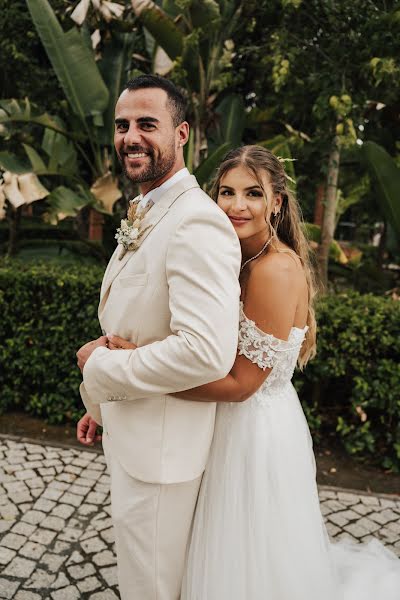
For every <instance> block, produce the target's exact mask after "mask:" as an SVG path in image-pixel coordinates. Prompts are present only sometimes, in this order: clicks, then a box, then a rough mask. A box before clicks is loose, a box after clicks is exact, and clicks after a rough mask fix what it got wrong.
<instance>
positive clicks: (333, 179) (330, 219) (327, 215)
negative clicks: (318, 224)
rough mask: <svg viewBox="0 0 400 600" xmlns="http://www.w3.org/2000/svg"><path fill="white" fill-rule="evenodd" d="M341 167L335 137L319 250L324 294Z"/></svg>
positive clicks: (329, 164) (319, 266) (337, 142)
mask: <svg viewBox="0 0 400 600" xmlns="http://www.w3.org/2000/svg"><path fill="white" fill-rule="evenodd" d="M339 165H340V145H339V139H338V137H337V136H335V137H334V139H333V142H332V146H331V151H330V155H329V162H328V176H327V185H326V198H325V207H324V217H323V220H322V229H321V243H320V245H319V249H318V270H319V276H320V283H321V288H322V292H326V291H327V287H328V260H329V249H330V246H331V244H332V241H333V236H334V233H335V223H336V205H337V185H338V178H339Z"/></svg>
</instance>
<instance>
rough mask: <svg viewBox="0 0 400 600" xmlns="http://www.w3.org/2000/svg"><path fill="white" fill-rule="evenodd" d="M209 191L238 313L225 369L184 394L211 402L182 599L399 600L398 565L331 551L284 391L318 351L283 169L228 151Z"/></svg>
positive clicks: (260, 156)
mask: <svg viewBox="0 0 400 600" xmlns="http://www.w3.org/2000/svg"><path fill="white" fill-rule="evenodd" d="M213 195H214V198H215V200H216V201H217V202H218V205H219V206H220V207H221V208H222V210H223V211H224V212H225V213H226V214H227V215H228V217H229V218H230V220H231V222H232V224H233V226H234V228H235V230H236V232H237V235H238V237H239V239H240V243H241V246H242V254H243V263H242V268H241V274H240V283H241V290H242V293H241V301H242V302H241V307H242V309H241V317H240V329H239V343H238V356H237V359H236V361H235V364H234V366H233V368H232V371H231V373H230V374H229V375H228V376H227V377H225V378H224V379H222V380H220V381H217V382H215V383H211V384H208V385H204V386H201V387H199V388H195V389H193V390H191V392H190V396H191V399H197V400H207V401H210V400H211V401H217V402H218V403H219V404H218V410H217V419H216V425H215V433H214V439H213V445H212V449H211V453H210V457H209V461H208V464H207V468H206V472H205V474H204V478H203V482H202V486H201V490H200V496H199V500H198V505H197V509H196V514H195V521H194V528H193V534H192V540H191V545H190V550H189V556H188V563H187V569H186V575H185V578H184V583H183V589H182V596H181V600H339V599H341V600H344V599H345V600H395V599H396V600H399V598H400V561H399V560H398V559H397V557H395V556H394V555H393V554H392V553H390V552H389V551H388V550H386V549H385V548H384V547H383V546H382V545H381V544H379V543H378V542H372V543H370V544H369V545H368V546H367V545H364V546H363V545H360V546H359V545H356V544H354V545H350V544H348V543H346V542H340V543H339V544H335V545H333V544H330V542H329V539H328V535H327V532H326V529H325V526H324V522H323V519H322V516H321V512H320V507H319V499H318V490H317V486H316V481H315V474H316V469H315V460H314V455H313V451H312V441H311V437H310V433H309V429H308V426H307V422H306V419H305V417H304V414H303V411H302V409H301V405H300V402H299V399H298V397H297V394H296V391H295V389H294V387H293V386H292V384H291V378H292V375H293V371H294V369H295V366H296V363H298V364H299V365H300V367H303V366H304V365H305V364H306V362H307V361H308V360H309V359H310V358H312V357H313V356H314V354H315V346H316V341H315V338H316V323H315V317H314V310H313V298H314V284H313V277H312V271H311V268H310V264H309V258H308V245H307V242H306V240H305V237H304V234H303V230H302V224H301V219H300V215H299V208H298V205H297V202H296V201H295V199H294V197H293V196H292V194H291V193H290V191H289V190H288V186H287V180H286V177H285V172H284V169H283V166H282V164H281V162H280V161H279V160H278V159H277V158H276V157H275V156H274V155H273V154H272V153H271V152H269V151H268V150H266V149H264V148H262V147H259V146H245V147H242V148H239V149H237V150H233V151H232V152H230V153H229V154H228V155H227V156H226V158H225V159H224V161H223V163H222V164H221V166H220V169H219V172H218V177H217V180H216V183H215V186H214V194H213ZM185 397H186V398H187V397H188V392H187V391H186V392H185Z"/></svg>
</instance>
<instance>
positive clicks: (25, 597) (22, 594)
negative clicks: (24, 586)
mask: <svg viewBox="0 0 400 600" xmlns="http://www.w3.org/2000/svg"><path fill="white" fill-rule="evenodd" d="M40 598H41V596H39V594H35V593H34V592H27V591H26V590H20V591H19V592H17V595H16V596H15V597H14V600H40Z"/></svg>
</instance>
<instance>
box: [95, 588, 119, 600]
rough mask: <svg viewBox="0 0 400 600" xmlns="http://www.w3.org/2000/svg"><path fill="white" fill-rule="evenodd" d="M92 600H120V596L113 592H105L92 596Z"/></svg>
mask: <svg viewBox="0 0 400 600" xmlns="http://www.w3.org/2000/svg"><path fill="white" fill-rule="evenodd" d="M90 600H118V596H117V595H116V594H115V593H114V592H113V591H112V590H105V591H104V592H98V593H97V594H92V595H91V596H90Z"/></svg>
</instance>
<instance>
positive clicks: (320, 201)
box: [314, 183, 325, 227]
mask: <svg viewBox="0 0 400 600" xmlns="http://www.w3.org/2000/svg"><path fill="white" fill-rule="evenodd" d="M324 199H325V185H324V184H323V183H320V184H319V186H318V187H317V193H316V196H315V205H314V224H315V225H318V226H319V227H322V221H323V218H324Z"/></svg>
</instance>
